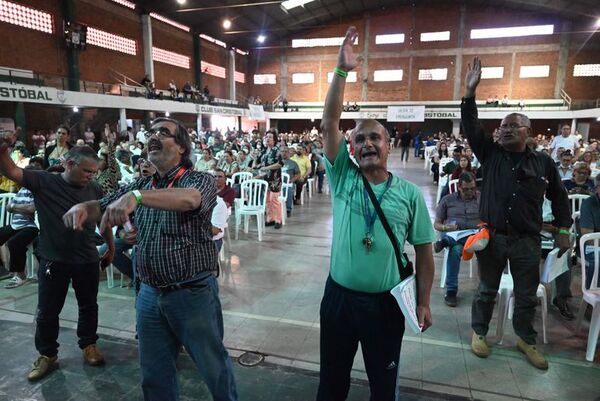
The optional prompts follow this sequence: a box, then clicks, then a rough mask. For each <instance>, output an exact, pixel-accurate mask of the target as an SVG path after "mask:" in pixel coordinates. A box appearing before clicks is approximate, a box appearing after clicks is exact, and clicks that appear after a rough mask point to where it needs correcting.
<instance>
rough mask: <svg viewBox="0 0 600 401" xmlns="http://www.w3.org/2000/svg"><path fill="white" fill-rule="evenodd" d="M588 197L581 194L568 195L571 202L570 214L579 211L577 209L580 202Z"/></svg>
mask: <svg viewBox="0 0 600 401" xmlns="http://www.w3.org/2000/svg"><path fill="white" fill-rule="evenodd" d="M589 197H590V196H589V195H583V194H571V195H569V200H570V201H571V213H575V212H578V211H579V208H580V207H581V202H583V201H584V200H585V199H587V198H589Z"/></svg>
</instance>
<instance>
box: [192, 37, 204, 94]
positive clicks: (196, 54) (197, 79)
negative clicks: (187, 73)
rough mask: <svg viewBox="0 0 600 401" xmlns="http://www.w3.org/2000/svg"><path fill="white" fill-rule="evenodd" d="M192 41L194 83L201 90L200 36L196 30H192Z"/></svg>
mask: <svg viewBox="0 0 600 401" xmlns="http://www.w3.org/2000/svg"><path fill="white" fill-rule="evenodd" d="M192 39H193V40H192V43H193V45H192V46H193V47H194V49H193V50H194V51H193V59H194V60H193V61H194V63H193V64H194V65H193V68H194V83H195V84H196V85H197V86H198V89H200V91H202V63H201V60H202V54H201V52H202V49H201V48H200V46H201V45H200V36H199V35H198V32H194V33H193V34H192Z"/></svg>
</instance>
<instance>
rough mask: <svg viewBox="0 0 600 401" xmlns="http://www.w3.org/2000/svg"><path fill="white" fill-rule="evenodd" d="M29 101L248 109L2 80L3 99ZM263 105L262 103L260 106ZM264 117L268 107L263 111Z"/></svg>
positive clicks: (196, 110)
mask: <svg viewBox="0 0 600 401" xmlns="http://www.w3.org/2000/svg"><path fill="white" fill-rule="evenodd" d="M1 101H8V102H26V103H43V104H55V105H59V106H77V107H101V108H111V109H128V110H129V109H130V110H150V111H159V112H166V111H168V112H170V113H188V114H219V115H227V116H244V115H246V114H247V112H246V110H245V109H242V108H238V107H224V106H213V105H208V104H195V103H185V102H184V103H181V102H174V101H172V100H168V99H165V100H149V99H145V98H143V97H128V96H118V95H104V94H99V93H87V92H71V91H65V90H60V89H56V88H52V87H45V86H31V85H13V84H9V83H3V82H2V83H0V102H1ZM260 107H261V108H262V106H260ZM263 120H264V111H263Z"/></svg>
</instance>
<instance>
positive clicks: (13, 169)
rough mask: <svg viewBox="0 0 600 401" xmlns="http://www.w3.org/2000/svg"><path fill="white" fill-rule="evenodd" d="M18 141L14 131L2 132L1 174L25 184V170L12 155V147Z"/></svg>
mask: <svg viewBox="0 0 600 401" xmlns="http://www.w3.org/2000/svg"><path fill="white" fill-rule="evenodd" d="M16 141H17V136H16V135H15V133H14V132H13V131H4V132H2V133H0V174H2V175H3V176H5V177H8V178H9V179H10V180H12V181H14V182H16V183H17V184H19V185H20V186H23V170H22V169H21V168H20V167H17V165H16V164H15V162H14V161H13V160H12V159H11V157H10V148H11V147H12V146H13V145H14V143H15V142H16Z"/></svg>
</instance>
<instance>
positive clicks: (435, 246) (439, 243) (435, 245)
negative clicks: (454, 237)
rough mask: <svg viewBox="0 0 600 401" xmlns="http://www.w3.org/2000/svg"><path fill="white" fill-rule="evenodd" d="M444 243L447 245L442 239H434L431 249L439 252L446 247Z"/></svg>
mask: <svg viewBox="0 0 600 401" xmlns="http://www.w3.org/2000/svg"><path fill="white" fill-rule="evenodd" d="M446 245H448V244H447V243H446V241H444V240H443V239H442V240H439V241H435V242H434V243H433V251H434V252H435V253H440V252H442V250H443V249H444V248H445V247H446Z"/></svg>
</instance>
